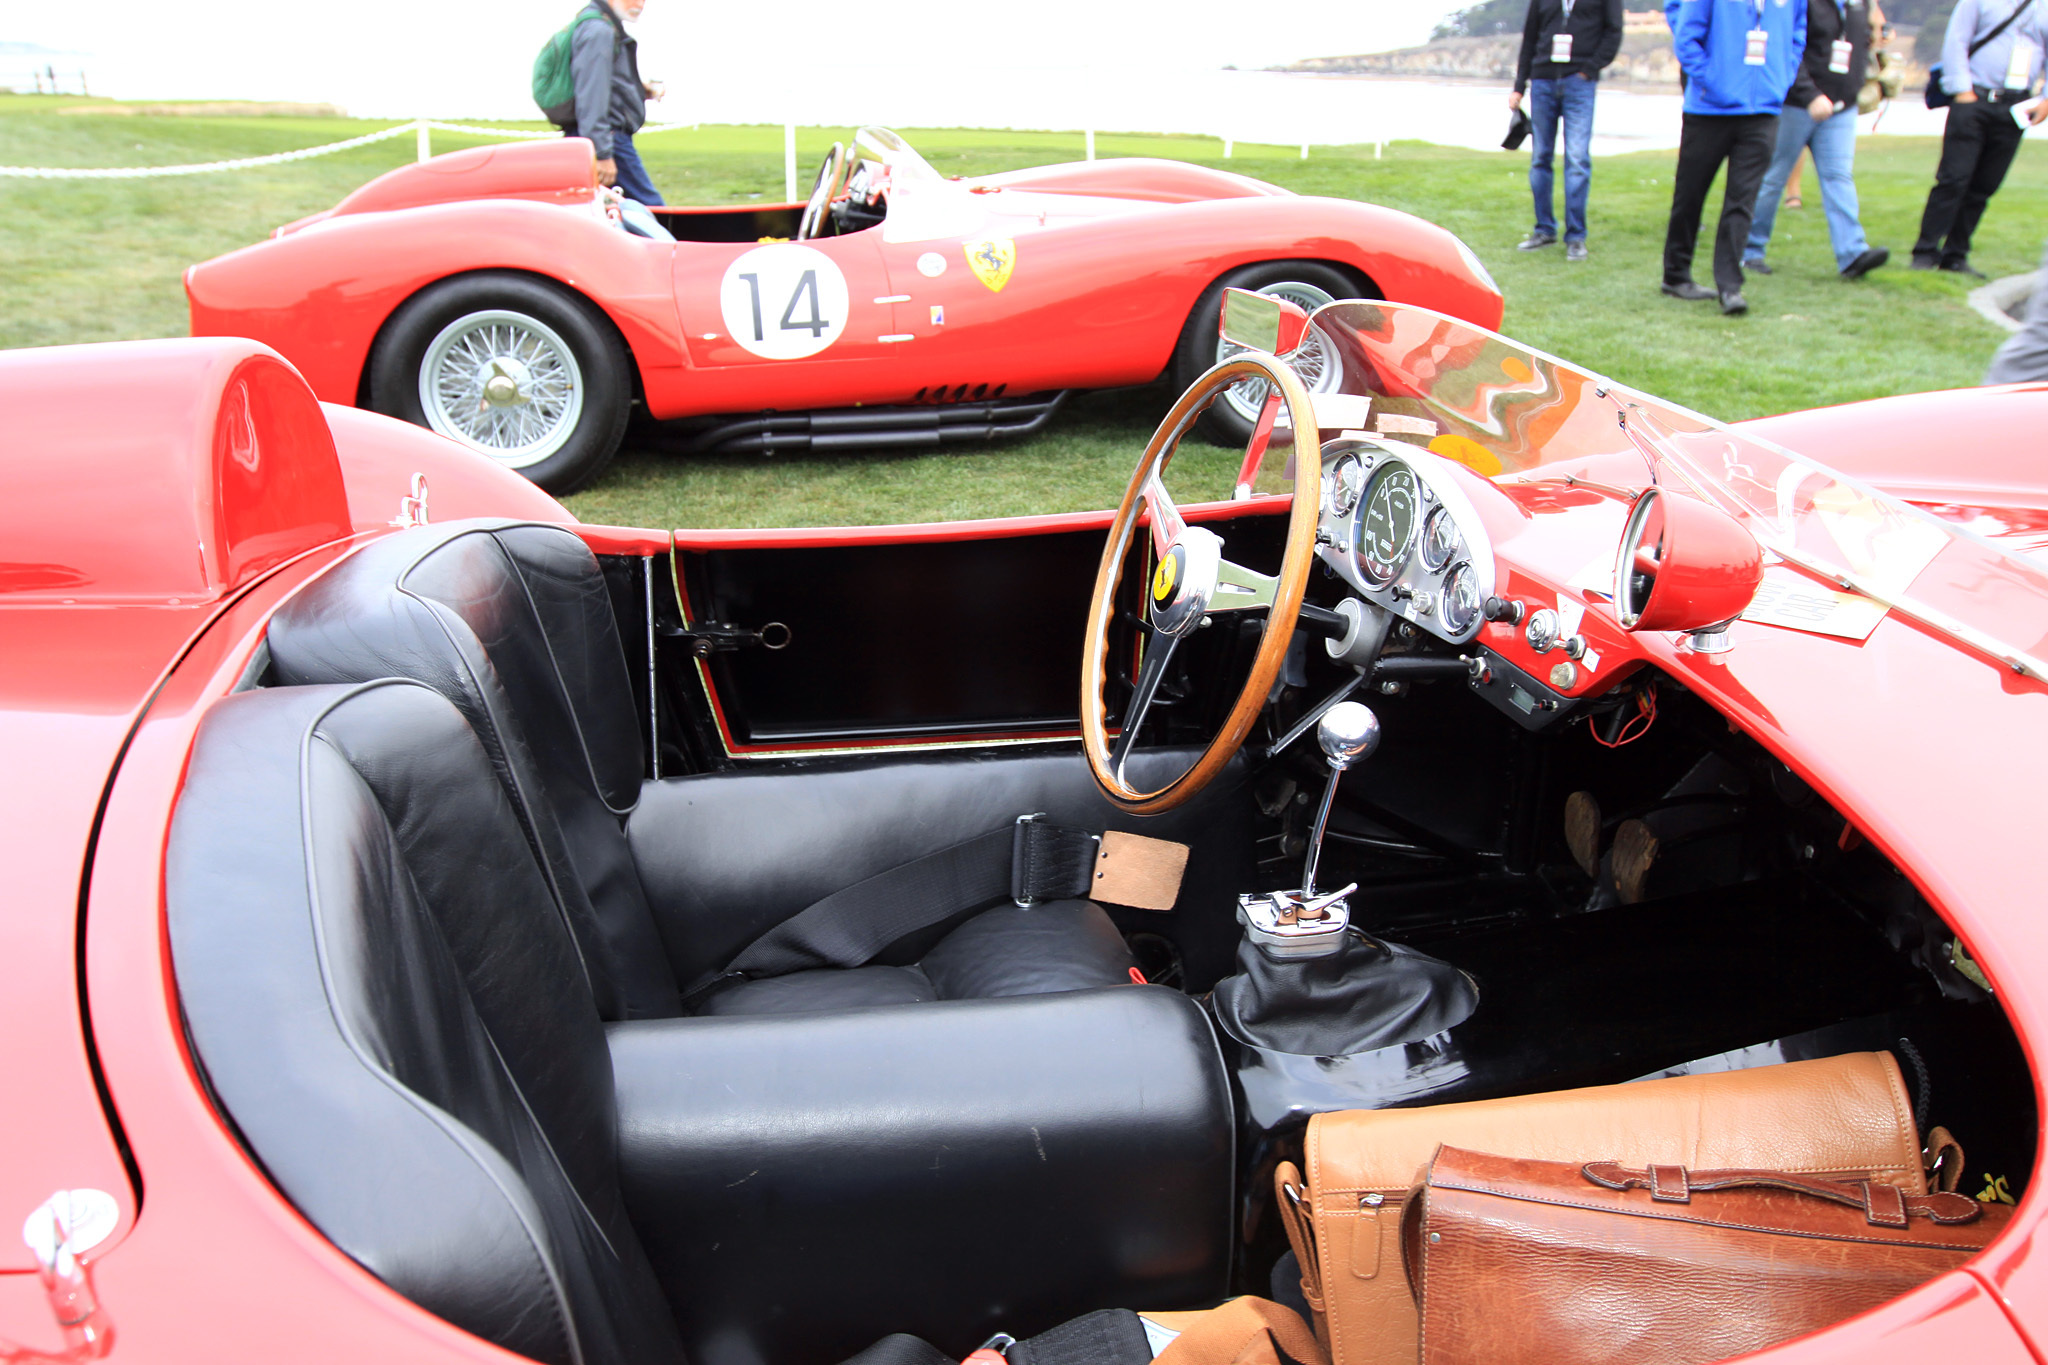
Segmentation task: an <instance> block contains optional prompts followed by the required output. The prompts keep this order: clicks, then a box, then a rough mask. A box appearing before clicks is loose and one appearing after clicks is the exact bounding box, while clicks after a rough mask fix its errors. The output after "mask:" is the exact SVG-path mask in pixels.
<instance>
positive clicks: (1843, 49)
mask: <svg viewBox="0 0 2048 1365" xmlns="http://www.w3.org/2000/svg"><path fill="white" fill-rule="evenodd" d="M1855 50H1856V49H1855V48H1854V47H1853V46H1852V45H1851V44H1850V42H1849V40H1848V39H1846V38H1837V39H1835V42H1834V46H1832V47H1830V48H1829V49H1828V70H1830V71H1832V72H1834V73H1835V74H1836V75H1837V76H1842V75H1847V74H1848V71H1849V56H1850V54H1851V53H1853V52H1854V51H1855Z"/></svg>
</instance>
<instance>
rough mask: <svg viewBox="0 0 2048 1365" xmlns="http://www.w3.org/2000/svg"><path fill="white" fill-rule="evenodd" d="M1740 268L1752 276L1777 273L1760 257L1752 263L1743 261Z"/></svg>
mask: <svg viewBox="0 0 2048 1365" xmlns="http://www.w3.org/2000/svg"><path fill="white" fill-rule="evenodd" d="M1742 268H1743V269H1744V270H1745V271H1747V272H1749V273H1750V274H1752V275H1775V274H1777V273H1778V272H1777V271H1775V270H1773V269H1771V263H1770V262H1769V261H1766V260H1765V259H1764V258H1763V257H1761V256H1759V257H1757V258H1756V259H1755V260H1753V261H1744V262H1743V263H1742Z"/></svg>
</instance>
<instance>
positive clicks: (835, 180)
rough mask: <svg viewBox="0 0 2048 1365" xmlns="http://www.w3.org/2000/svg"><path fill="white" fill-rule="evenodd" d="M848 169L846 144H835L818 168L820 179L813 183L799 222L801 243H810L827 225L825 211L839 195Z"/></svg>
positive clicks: (798, 236) (797, 226) (797, 230)
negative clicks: (840, 183) (834, 197)
mask: <svg viewBox="0 0 2048 1365" xmlns="http://www.w3.org/2000/svg"><path fill="white" fill-rule="evenodd" d="M846 167H847V159H846V144H844V143H841V142H835V143H833V144H832V150H831V151H829V152H827V153H825V160H824V161H823V162H822V163H820V164H819V166H818V178H817V179H816V180H814V181H812V182H811V197H810V198H809V199H808V200H806V201H805V203H804V215H803V217H802V218H800V219H798V220H797V225H796V239H797V240H798V241H799V242H808V241H810V240H811V239H812V238H814V237H816V236H817V235H818V229H819V228H821V227H823V226H824V225H825V211H826V210H827V209H829V208H831V206H832V196H834V195H835V194H837V193H839V182H840V181H841V179H843V178H844V176H845V174H846Z"/></svg>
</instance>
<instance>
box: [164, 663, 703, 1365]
mask: <svg viewBox="0 0 2048 1365" xmlns="http://www.w3.org/2000/svg"><path fill="white" fill-rule="evenodd" d="M302 796H303V800H302ZM167 900H168V911H169V920H170V933H171V948H172V955H173V964H174V967H175V970H176V973H177V980H178V991H179V998H180V1001H181V1003H182V1005H183V1008H184V1014H185V1019H186V1022H187V1027H188V1028H189V1029H190V1031H191V1037H192V1042H193V1045H194V1051H195V1054H196V1056H197V1057H198V1059H199V1062H200V1065H201V1067H202V1069H203V1071H204V1073H205V1076H206V1079H207V1082H208V1084H209V1086H210V1087H211V1089H212V1091H213V1093H214V1095H215V1096H216V1097H217V1099H218V1101H219V1103H220V1104H221V1105H222V1107H223V1108H225V1109H226V1111H227V1113H228V1115H229V1117H230V1118H232V1120H233V1122H234V1126H235V1130H236V1131H237V1132H238V1133H239V1134H240V1136H241V1138H242V1140H243V1141H244V1142H245V1143H246V1144H247V1146H248V1147H249V1149H250V1151H251V1152H252V1154H253V1155H254V1156H255V1158H256V1160H257V1161H258V1163H259V1164H260V1165H261V1166H262V1168H263V1170H264V1171H265V1172H267V1173H268V1174H269V1176H270V1178H271V1179H272V1180H273V1181H274V1182H276V1184H277V1185H278V1187H279V1188H280V1189H282V1190H283V1192H284V1193H285V1195H286V1196H287V1197H288V1198H290V1199H291V1201H292V1202H293V1203H294V1204H295V1205H297V1206H298V1208H299V1210H300V1211H301V1212H302V1213H304V1214H305V1216H306V1217H307V1218H308V1219H310V1220H311V1221H312V1222H313V1224H314V1225H315V1226H316V1227H318V1228H319V1229H320V1230H321V1231H322V1232H323V1233H325V1234H326V1235H327V1237H328V1238H329V1239H330V1240H332V1241H333V1242H334V1243H336V1244H337V1245H338V1246H340V1248H341V1249H342V1250H343V1251H345V1252H347V1253H348V1254H349V1255H350V1256H352V1257H353V1258H355V1259H356V1260H357V1261H358V1262H360V1263H361V1264H362V1265H363V1266H365V1267H366V1268H368V1269H369V1270H370V1271H371V1272H372V1273H374V1274H375V1275H377V1276H378V1277H379V1278H381V1279H383V1280H384V1281H385V1282H386V1283H388V1284H390V1285H391V1286H392V1287H393V1288H394V1289H397V1290H398V1291H399V1292H400V1293H402V1294H405V1295H406V1296H407V1297H409V1298H411V1299H412V1300H413V1301H415V1302H416V1303H418V1304H420V1305H421V1306H422V1307H425V1308H427V1309H429V1310H430V1311H432V1312H434V1313H437V1314H439V1315H440V1316H442V1317H444V1318H446V1319H447V1320H448V1321H450V1322H453V1323H455V1324H456V1325H457V1326H459V1327H462V1328H464V1329H466V1330H468V1331H470V1332H473V1333H475V1334H476V1335H478V1336H480V1337H484V1338H486V1339H488V1340H490V1341H494V1342H497V1343H498V1344H499V1345H501V1346H504V1347H506V1348H508V1349H510V1350H513V1351H517V1352H519V1353H520V1354H522V1355H527V1356H531V1357H532V1358H534V1359H536V1360H541V1361H547V1362H550V1365H572V1362H574V1363H575V1365H649V1363H650V1362H660V1361H672V1362H681V1361H682V1360H683V1358H684V1352H683V1347H682V1342H681V1339H680V1337H679V1335H678V1333H677V1330H676V1325H675V1321H674V1319H673V1317H672V1315H671V1313H670V1311H669V1307H668V1304H667V1302H666V1300H665V1297H664V1295H663V1293H662V1290H661V1287H660V1286H659V1284H658V1283H657V1282H656V1279H655V1276H654V1273H653V1271H652V1270H651V1268H650V1267H649V1264H648V1261H647V1257H646V1253H645V1252H644V1251H643V1250H642V1248H641V1244H640V1241H639V1239H638V1237H637V1236H635V1234H634V1231H633V1228H632V1225H631V1223H630V1221H629V1220H628V1218H627V1215H626V1208H625V1204H624V1201H623V1199H622V1198H621V1195H620V1190H619V1172H618V1127H617V1118H616V1104H615V1097H614V1091H613V1081H612V1067H611V1059H610V1056H609V1053H608V1051H607V1045H606V1040H605V1034H604V1026H603V1024H602V1023H601V1022H600V1021H599V1019H598V1017H597V1011H596V1009H595V1008H594V1007H593V1005H592V1003H591V997H590V993H589V991H588V989H586V987H585V985H584V976H583V972H582V969H581V967H580V966H579V963H578V961H577V952H576V946H575V944H574V942H573V941H572V940H571V937H570V934H569V932H568V927H567V925H566V924H565V923H564V921H563V918H562V912H561V908H560V905H559V903H558V902H557V901H556V899H555V898H554V896H553V895H552V894H551V893H550V891H549V889H548V887H547V886H546V884H545V883H544V881H543V880H542V878H541V875H540V872H539V870H538V868H537V866H536V865H535V862H534V860H533V857H532V855H531V853H530V852H529V851H528V848H527V846H526V843H525V840H524V839H523V838H522V836H521V833H520V829H519V825H518V822H517V821H516V820H515V819H514V817H513V814H512V810H511V807H510V805H509V803H508V802H507V801H506V798H505V795H504V792H503V789H502V788H501V787H500V786H499V784H498V782H497V780H496V779H495V777H494V776H493V774H492V772H491V768H490V764H489V762H488V761H487V759H486V758H485V756H484V753H483V750H482V749H481V748H479V747H478V745H477V742H476V740H475V738H474V737H473V736H472V735H471V734H470V732H469V729H468V727H467V726H466V725H464V724H463V721H462V718H461V717H460V716H459V715H457V714H456V712H455V710H454V709H453V708H452V707H451V706H449V705H448V703H447V702H446V701H444V700H443V699H442V698H440V697H438V696H436V695H435V694H434V693H432V692H431V691H429V690H427V689H426V688H424V687H419V686H416V685H414V684H411V683H402V682H384V683H372V684H369V685H367V686H363V687H317V688H287V689H276V690H271V691H260V692H253V693H248V694H244V695H240V696H234V697H230V698H227V699H226V700H224V701H222V702H221V703H220V704H219V705H218V706H216V707H215V708H214V710H213V712H212V713H211V714H210V715H209V716H208V717H207V719H206V722H205V724H204V726H203V728H202V730H201V734H200V739H199V742H198V744H197V745H196V747H195V750H194V753H193V758H192V766H191V770H190V773H189V775H188V777H187V779H186V783H185V788H184V792H183V794H182V796H181V797H180V798H179V802H178V810H177V814H176V818H175V821H174V823H173V826H172V831H171V841H170V850H169V855H168V866H167Z"/></svg>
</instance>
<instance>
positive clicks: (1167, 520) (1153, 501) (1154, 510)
mask: <svg viewBox="0 0 2048 1365" xmlns="http://www.w3.org/2000/svg"><path fill="white" fill-rule="evenodd" d="M1139 496H1140V497H1142V498H1143V499H1144V500H1145V509H1146V511H1147V512H1148V513H1149V514H1150V521H1151V523H1152V553H1153V554H1154V555H1156V556H1164V555H1165V554H1166V552H1167V551H1168V550H1170V549H1172V548H1173V543H1174V542H1175V541H1176V540H1179V539H1180V538H1181V535H1182V534H1183V533H1184V532H1186V530H1187V529H1188V523H1187V518H1185V517H1183V516H1182V515H1181V514H1180V508H1179V507H1178V506H1176V505H1175V503H1174V501H1173V495H1172V494H1171V493H1168V492H1167V491H1166V485H1165V484H1164V483H1161V482H1160V480H1159V471H1158V470H1157V469H1154V470H1153V471H1152V472H1151V473H1150V474H1147V475H1146V476H1145V485H1144V487H1143V488H1142V489H1140V490H1139Z"/></svg>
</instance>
